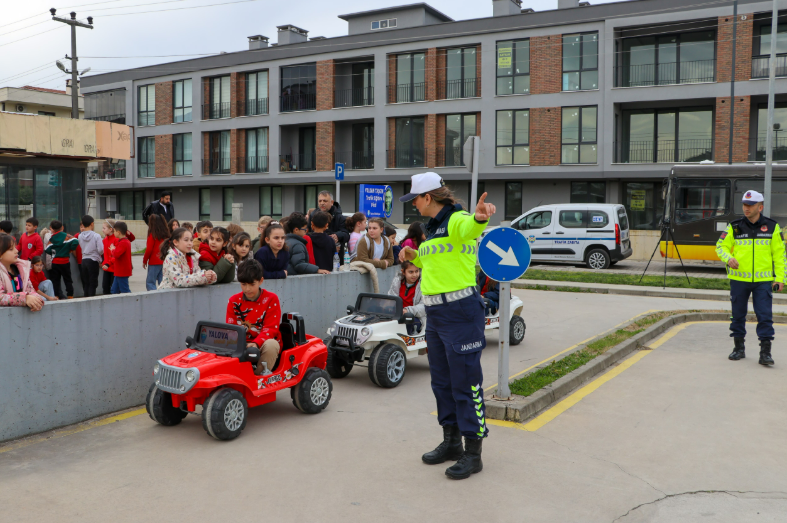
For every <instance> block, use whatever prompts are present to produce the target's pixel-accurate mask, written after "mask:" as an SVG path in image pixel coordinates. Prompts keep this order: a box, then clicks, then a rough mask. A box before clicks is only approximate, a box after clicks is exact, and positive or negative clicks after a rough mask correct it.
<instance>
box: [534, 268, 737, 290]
mask: <svg viewBox="0 0 787 523" xmlns="http://www.w3.org/2000/svg"><path fill="white" fill-rule="evenodd" d="M522 278H523V279H526V280H545V281H573V282H582V283H607V284H611V285H640V286H643V287H662V286H663V285H664V277H663V276H645V277H644V278H642V282H640V281H639V279H640V275H638V274H637V275H635V274H614V273H604V272H574V271H545V270H540V269H529V270H528V271H527V272H526V273H525V274H524V276H522ZM689 278H690V280H691V284H689V283H687V282H686V277H685V276H667V287H674V288H678V289H710V290H721V291H728V290H730V282H729V280H728V279H726V278H692V277H691V276H689Z"/></svg>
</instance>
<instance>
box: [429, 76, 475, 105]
mask: <svg viewBox="0 0 787 523" xmlns="http://www.w3.org/2000/svg"><path fill="white" fill-rule="evenodd" d="M476 96H481V79H480V78H465V79H464V80H461V79H460V80H440V81H438V82H437V99H438V100H450V99H453V98H474V97H476Z"/></svg>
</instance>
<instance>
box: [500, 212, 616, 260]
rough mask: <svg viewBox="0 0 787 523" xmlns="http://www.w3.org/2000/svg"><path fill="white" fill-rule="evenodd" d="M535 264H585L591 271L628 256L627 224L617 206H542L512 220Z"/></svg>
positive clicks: (512, 224) (512, 225)
mask: <svg viewBox="0 0 787 523" xmlns="http://www.w3.org/2000/svg"><path fill="white" fill-rule="evenodd" d="M511 227H513V228H514V229H517V230H518V231H520V232H521V233H522V234H523V235H524V236H525V238H527V241H528V242H529V243H530V249H531V252H532V255H533V258H532V259H533V260H534V261H539V260H541V261H560V262H571V263H585V264H587V266H588V267H590V268H591V269H594V270H601V269H606V268H608V267H609V266H610V265H612V264H615V263H617V262H619V261H620V260H625V259H626V258H628V257H629V256H631V241H630V239H629V221H628V216H627V215H626V209H625V208H624V207H623V206H622V205H619V204H605V203H601V204H589V203H567V204H556V205H541V206H539V207H536V208H534V209H530V210H529V211H527V212H526V213H525V214H523V215H522V216H520V217H519V218H517V219H516V220H513V221H511Z"/></svg>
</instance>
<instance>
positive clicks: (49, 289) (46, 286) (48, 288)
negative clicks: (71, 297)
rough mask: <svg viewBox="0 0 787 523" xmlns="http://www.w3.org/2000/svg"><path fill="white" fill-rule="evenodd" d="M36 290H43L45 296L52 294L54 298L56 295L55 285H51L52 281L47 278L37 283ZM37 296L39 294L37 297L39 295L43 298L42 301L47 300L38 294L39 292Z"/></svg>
mask: <svg viewBox="0 0 787 523" xmlns="http://www.w3.org/2000/svg"><path fill="white" fill-rule="evenodd" d="M38 290H39V291H41V292H43V293H44V294H46V295H47V296H52V297H53V298H55V297H56V296H55V286H54V285H52V282H51V281H49V280H44V281H42V282H41V283H39V284H38ZM38 296H39V297H41V298H43V300H44V303H46V302H47V301H49V300H47V299H46V298H44V297H43V296H41V295H40V294H39V295H38Z"/></svg>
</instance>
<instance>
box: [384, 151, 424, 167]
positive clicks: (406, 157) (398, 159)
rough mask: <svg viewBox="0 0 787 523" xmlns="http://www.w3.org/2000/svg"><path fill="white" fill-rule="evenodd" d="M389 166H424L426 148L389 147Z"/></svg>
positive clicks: (387, 163) (387, 164)
mask: <svg viewBox="0 0 787 523" xmlns="http://www.w3.org/2000/svg"><path fill="white" fill-rule="evenodd" d="M386 153H387V156H388V161H387V162H386V166H387V167H389V168H408V167H424V166H425V165H426V163H425V162H424V160H425V159H426V151H425V150H424V149H388V151H386Z"/></svg>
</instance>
